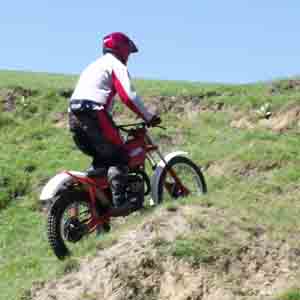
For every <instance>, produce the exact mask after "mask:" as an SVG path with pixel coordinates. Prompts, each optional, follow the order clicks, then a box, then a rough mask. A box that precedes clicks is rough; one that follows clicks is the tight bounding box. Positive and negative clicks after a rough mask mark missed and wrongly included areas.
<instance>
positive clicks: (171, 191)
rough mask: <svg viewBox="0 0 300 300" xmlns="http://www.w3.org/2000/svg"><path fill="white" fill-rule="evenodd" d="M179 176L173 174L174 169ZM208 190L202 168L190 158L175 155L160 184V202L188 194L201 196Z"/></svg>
mask: <svg viewBox="0 0 300 300" xmlns="http://www.w3.org/2000/svg"><path fill="white" fill-rule="evenodd" d="M170 170H173V172H174V173H175V174H176V177H177V178H174V176H172V173H173V172H172V171H171V172H170ZM206 192H207V186H206V182H205V178H204V175H203V173H202V171H201V169H200V168H199V167H198V166H197V165H196V164H195V163H194V162H193V161H192V160H190V159H189V158H187V157H184V156H175V157H173V158H172V159H171V160H170V161H169V162H168V163H167V165H166V166H165V168H164V170H163V172H162V174H161V177H160V180H159V184H158V203H159V204H160V203H161V202H162V201H166V200H174V199H178V198H183V197H186V196H199V195H202V194H205V193H206Z"/></svg>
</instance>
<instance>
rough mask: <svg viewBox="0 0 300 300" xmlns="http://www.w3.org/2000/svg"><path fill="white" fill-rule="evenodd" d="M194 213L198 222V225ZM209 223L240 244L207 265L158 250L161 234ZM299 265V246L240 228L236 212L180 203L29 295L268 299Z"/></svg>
mask: <svg viewBox="0 0 300 300" xmlns="http://www.w3.org/2000/svg"><path fill="white" fill-rule="evenodd" d="M192 216H198V221H199V224H200V223H201V224H202V226H198V227H195V226H194V225H195V224H194V222H193V221H191V220H193V218H191V217H192ZM203 224H205V226H203ZM214 225H218V226H222V228H224V234H225V236H224V240H226V243H227V244H228V243H229V244H231V243H232V245H234V244H235V245H238V246H233V247H234V249H235V251H232V252H231V253H227V254H226V253H224V255H221V256H219V257H216V259H215V260H213V261H212V262H211V263H201V264H200V265H193V264H191V263H189V262H188V261H186V260H184V259H175V258H174V257H172V256H171V255H162V254H161V252H160V251H159V250H158V247H157V241H158V240H164V241H168V242H169V243H173V242H174V241H175V239H176V237H178V236H179V235H180V236H182V235H185V236H186V235H188V234H197V230H198V231H199V234H201V233H205V232H206V231H207V230H209V228H213V227H212V226H214ZM215 246H218V245H215ZM212 250H213V249H212ZM299 263H300V250H299V249H293V248H291V247H290V246H289V244H288V243H287V242H286V241H272V240H270V239H268V237H267V236H266V234H265V231H264V229H263V228H257V227H255V226H254V227H253V228H246V229H242V226H241V221H240V220H238V217H237V216H235V217H234V218H232V216H227V215H226V212H225V211H224V210H222V209H216V208H214V207H209V208H207V207H201V206H192V207H188V206H187V207H179V208H178V209H177V210H172V212H170V211H166V210H160V211H157V212H156V215H154V216H152V217H151V218H150V219H148V220H147V221H145V222H144V223H143V224H141V225H139V226H137V228H136V230H132V231H130V232H128V233H127V234H125V235H124V236H122V237H121V238H120V239H119V242H118V243H117V244H115V245H113V246H112V247H111V248H109V249H104V250H101V251H98V253H97V256H96V257H89V258H85V259H83V260H82V261H81V263H80V266H79V268H78V269H77V270H75V271H74V272H72V273H70V274H67V275H66V276H64V277H63V278H61V279H58V280H53V281H51V282H49V283H37V284H35V285H34V286H33V288H32V290H31V299H33V300H50V299H51V300H53V299H56V300H62V299H68V300H81V299H95V300H96V299H108V300H124V299H143V300H144V299H145V300H150V299H151V300H154V299H160V300H167V299H172V300H219V299H228V300H231V299H237V300H239V299H243V300H244V299H257V300H258V299H271V298H270V297H271V296H274V295H275V294H276V293H278V292H281V291H282V290H285V289H287V288H288V287H290V286H293V285H295V284H296V283H297V278H296V274H297V273H299Z"/></svg>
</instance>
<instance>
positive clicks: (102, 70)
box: [69, 32, 160, 207]
mask: <svg viewBox="0 0 300 300" xmlns="http://www.w3.org/2000/svg"><path fill="white" fill-rule="evenodd" d="M136 52H138V48H137V47H136V45H135V44H134V42H133V41H132V40H131V39H130V38H129V37H127V36H126V35H125V34H124V33H121V32H114V33H111V34H109V35H107V36H105V37H104V38H103V56H102V57H100V58H98V59H97V60H96V61H95V62H93V63H91V64H90V65H89V66H87V68H86V69H85V70H84V71H83V72H82V73H81V75H80V78H79V81H78V83H77V85H76V88H75V90H74V92H73V95H72V97H71V100H70V106H69V122H70V130H71V132H72V134H73V139H74V141H75V143H76V145H77V147H78V148H79V149H80V150H81V151H82V152H84V153H85V154H87V155H90V156H92V157H93V163H92V166H93V168H94V169H97V168H100V167H106V168H108V181H109V183H110V186H111V190H112V196H113V205H114V207H120V206H122V205H123V204H125V197H124V195H125V188H126V182H127V177H128V161H129V155H128V153H127V152H126V151H125V149H124V141H123V139H122V137H121V135H120V133H119V130H118V129H117V127H116V126H115V124H114V122H113V120H112V117H111V112H112V108H113V104H114V96H115V94H118V95H119V97H120V98H121V100H122V102H123V103H125V104H126V105H127V106H128V107H129V108H130V109H131V110H132V111H133V112H134V113H136V114H137V115H138V116H139V117H141V118H142V119H143V120H144V121H145V122H146V123H147V124H148V126H155V125H157V124H159V123H160V118H159V116H158V115H154V114H152V113H150V112H149V111H148V110H147V109H146V108H145V106H144V104H143V102H142V101H141V99H140V98H139V97H138V95H137V94H136V92H135V90H134V88H133V86H132V83H131V80H130V76H129V73H128V70H127V66H126V65H127V61H128V57H129V55H130V54H131V53H136Z"/></svg>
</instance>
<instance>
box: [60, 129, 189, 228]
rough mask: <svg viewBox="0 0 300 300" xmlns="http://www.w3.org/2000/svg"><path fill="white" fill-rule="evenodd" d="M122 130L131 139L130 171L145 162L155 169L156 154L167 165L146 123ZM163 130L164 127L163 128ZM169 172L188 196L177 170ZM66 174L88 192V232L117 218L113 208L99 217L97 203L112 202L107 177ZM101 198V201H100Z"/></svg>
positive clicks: (128, 151)
mask: <svg viewBox="0 0 300 300" xmlns="http://www.w3.org/2000/svg"><path fill="white" fill-rule="evenodd" d="M130 126H140V127H139V128H137V129H131V130H126V129H125V128H126V127H130ZM119 128H120V129H121V130H123V131H125V132H127V133H128V135H129V136H130V137H131V139H129V140H128V141H127V142H126V143H125V149H126V150H127V153H128V154H129V157H130V160H129V169H130V170H135V169H142V170H144V168H145V161H146V160H148V161H149V162H150V164H151V165H152V167H153V168H155V167H156V162H155V161H154V159H153V157H152V155H151V153H153V152H156V153H157V154H158V156H159V157H160V159H161V160H162V161H163V162H164V163H165V164H166V165H167V162H166V161H165V158H164V156H163V155H162V154H161V152H160V151H159V148H158V146H157V145H155V144H154V142H153V140H152V138H151V137H150V136H149V135H148V133H147V128H146V124H145V123H138V124H130V125H123V126H120V127H119ZM161 128H162V127H161ZM167 172H168V173H169V175H170V176H171V177H172V178H173V179H174V182H175V183H176V185H177V189H178V192H179V193H180V195H181V196H188V195H189V190H188V188H187V187H185V186H184V185H183V183H182V181H181V180H180V178H179V177H178V176H177V174H176V172H175V170H173V169H172V168H168V170H167ZM65 173H66V174H68V175H69V176H71V177H72V178H73V179H74V181H75V182H77V183H80V184H82V185H83V186H84V187H85V189H86V190H87V191H88V194H89V198H90V199H89V200H90V209H91V218H90V220H89V221H88V222H87V228H88V232H89V233H91V232H93V231H94V230H95V229H96V228H97V227H98V226H99V225H100V226H101V225H103V224H104V223H108V222H109V221H110V218H111V217H117V216H119V215H118V212H117V210H114V209H113V208H112V209H111V210H110V211H108V212H107V213H106V214H105V215H101V216H99V214H98V211H97V208H96V205H97V201H99V200H100V201H104V202H106V203H107V202H109V201H111V194H110V193H108V192H107V191H109V183H108V180H107V177H106V176H101V177H98V178H97V177H96V178H91V177H80V176H76V175H74V174H72V173H71V172H68V171H65ZM164 185H165V188H166V190H167V191H168V192H170V193H171V186H170V184H168V183H167V182H165V184H164ZM99 198H100V199H99ZM70 214H71V215H72V216H76V215H77V211H76V208H73V209H72V210H71V211H70Z"/></svg>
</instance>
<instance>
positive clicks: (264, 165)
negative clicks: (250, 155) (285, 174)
mask: <svg viewBox="0 0 300 300" xmlns="http://www.w3.org/2000/svg"><path fill="white" fill-rule="evenodd" d="M281 167H282V162H278V161H262V162H260V163H257V162H253V163H251V162H242V161H232V160H222V161H215V162H210V163H209V164H208V165H206V166H205V170H206V172H207V174H208V175H209V176H213V177H221V176H231V175H234V176H240V177H256V176H257V175H259V174H262V175H263V176H267V174H268V172H269V171H272V170H273V169H279V168H281Z"/></svg>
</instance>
